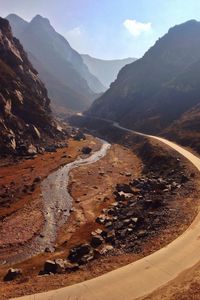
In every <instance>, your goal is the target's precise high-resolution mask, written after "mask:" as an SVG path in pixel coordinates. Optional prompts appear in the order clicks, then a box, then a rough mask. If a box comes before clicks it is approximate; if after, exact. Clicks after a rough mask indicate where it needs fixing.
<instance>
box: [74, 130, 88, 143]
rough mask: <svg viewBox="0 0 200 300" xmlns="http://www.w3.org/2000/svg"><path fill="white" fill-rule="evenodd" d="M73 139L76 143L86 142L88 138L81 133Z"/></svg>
mask: <svg viewBox="0 0 200 300" xmlns="http://www.w3.org/2000/svg"><path fill="white" fill-rule="evenodd" d="M73 138H74V140H75V141H81V140H85V139H86V136H85V135H84V134H83V133H82V132H81V131H79V132H77V133H76V134H75V135H73Z"/></svg>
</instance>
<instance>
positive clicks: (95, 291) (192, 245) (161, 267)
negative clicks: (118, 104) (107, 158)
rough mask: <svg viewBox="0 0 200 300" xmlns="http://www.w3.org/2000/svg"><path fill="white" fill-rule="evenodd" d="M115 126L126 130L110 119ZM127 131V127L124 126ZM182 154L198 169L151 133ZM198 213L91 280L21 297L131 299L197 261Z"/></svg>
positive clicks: (199, 252) (198, 162) (195, 162)
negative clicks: (147, 249) (179, 230)
mask: <svg viewBox="0 0 200 300" xmlns="http://www.w3.org/2000/svg"><path fill="white" fill-rule="evenodd" d="M114 126H115V127H118V128H121V129H123V130H127V129H126V128H123V127H121V126H119V125H118V124H117V123H114ZM128 131H130V130H128ZM151 137H152V138H154V139H157V140H159V141H161V142H163V143H164V144H166V145H168V146H170V147H171V148H173V149H174V150H176V151H177V152H178V153H180V154H181V155H183V156H184V157H186V158H187V159H188V160H189V161H191V162H192V163H193V165H195V166H196V167H197V169H198V170H199V171H200V159H199V158H198V157H197V156H195V155H193V154H192V153H190V152H189V151H187V150H185V149H183V148H182V147H180V146H178V145H176V144H175V143H172V142H170V141H168V140H165V139H163V138H159V137H153V136H151ZM199 249H200V214H199V215H198V216H197V217H196V219H195V220H194V222H193V223H192V224H191V225H190V227H189V228H188V229H187V230H186V231H185V232H184V233H183V234H182V235H181V236H180V237H178V238H177V239H176V240H174V241H173V242H172V243H171V244H169V245H168V246H166V247H164V248H162V249H161V250H159V251H157V252H155V253H153V254H151V255H149V256H147V257H145V258H143V259H140V260H138V261H136V262H134V263H131V264H129V265H127V266H125V267H123V268H119V269H117V270H115V271H112V272H109V273H107V274H105V275H102V276H100V277H97V278H94V279H92V280H88V281H84V282H82V283H79V284H75V285H73V286H69V287H66V288H62V289H59V290H55V291H50V292H47V293H42V294H37V295H33V296H25V297H22V298H20V299H24V300H133V299H136V298H139V297H142V296H144V295H147V294H149V293H151V292H153V291H154V290H155V289H157V288H159V287H160V286H162V285H164V284H166V283H167V282H169V281H170V280H172V279H174V278H176V277H177V276H178V275H179V274H180V273H181V272H183V271H184V270H186V269H188V268H190V267H192V266H193V265H195V264H196V263H197V262H199V261H200V250H199Z"/></svg>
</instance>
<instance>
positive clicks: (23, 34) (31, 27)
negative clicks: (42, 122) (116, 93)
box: [7, 14, 106, 111]
mask: <svg viewBox="0 0 200 300" xmlns="http://www.w3.org/2000/svg"><path fill="white" fill-rule="evenodd" d="M7 20H8V21H9V22H10V25H11V27H12V30H13V33H14V36H16V37H17V38H18V39H19V40H20V42H21V43H22V45H23V46H24V48H25V50H26V51H27V52H28V56H29V59H30V61H31V62H32V64H33V65H34V67H36V68H37V70H38V72H39V75H40V77H41V79H42V80H43V81H44V83H45V84H46V87H47V89H48V92H49V96H50V97H51V98H52V99H53V101H54V107H57V106H59V107H65V108H67V109H71V110H75V111H79V110H83V109H85V108H87V107H88V106H89V105H90V104H91V103H92V101H93V100H94V98H95V97H96V95H98V94H99V93H102V92H103V91H105V90H106V88H105V87H104V86H103V84H102V83H101V82H100V81H99V80H98V79H97V78H96V77H95V76H94V75H92V74H91V73H90V72H89V70H88V67H87V66H86V65H85V64H84V62H83V59H82V57H81V56H80V55H79V53H78V52H76V51H75V50H74V49H72V48H71V46H70V45H69V43H68V42H67V40H66V39H65V38H64V37H63V36H62V35H60V34H59V33H57V32H56V31H55V29H54V28H53V27H52V26H51V24H50V22H49V20H48V19H46V18H43V17H42V16H40V15H37V16H35V17H34V18H33V19H32V20H31V22H27V21H25V20H23V19H22V18H20V17H18V16H17V15H15V14H11V15H9V16H8V17H7Z"/></svg>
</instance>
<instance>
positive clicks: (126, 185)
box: [116, 183, 133, 193]
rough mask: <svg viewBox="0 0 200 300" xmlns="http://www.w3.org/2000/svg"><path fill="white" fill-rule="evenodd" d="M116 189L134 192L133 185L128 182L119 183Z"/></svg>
mask: <svg viewBox="0 0 200 300" xmlns="http://www.w3.org/2000/svg"><path fill="white" fill-rule="evenodd" d="M116 190H117V191H118V192H124V193H133V191H132V189H131V187H130V186H129V185H128V184H125V183H123V184H117V185H116Z"/></svg>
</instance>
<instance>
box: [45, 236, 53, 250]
mask: <svg viewBox="0 0 200 300" xmlns="http://www.w3.org/2000/svg"><path fill="white" fill-rule="evenodd" d="M43 237H44V236H43ZM44 251H45V252H46V253H54V252H55V248H54V247H46V248H45V250H44Z"/></svg>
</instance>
